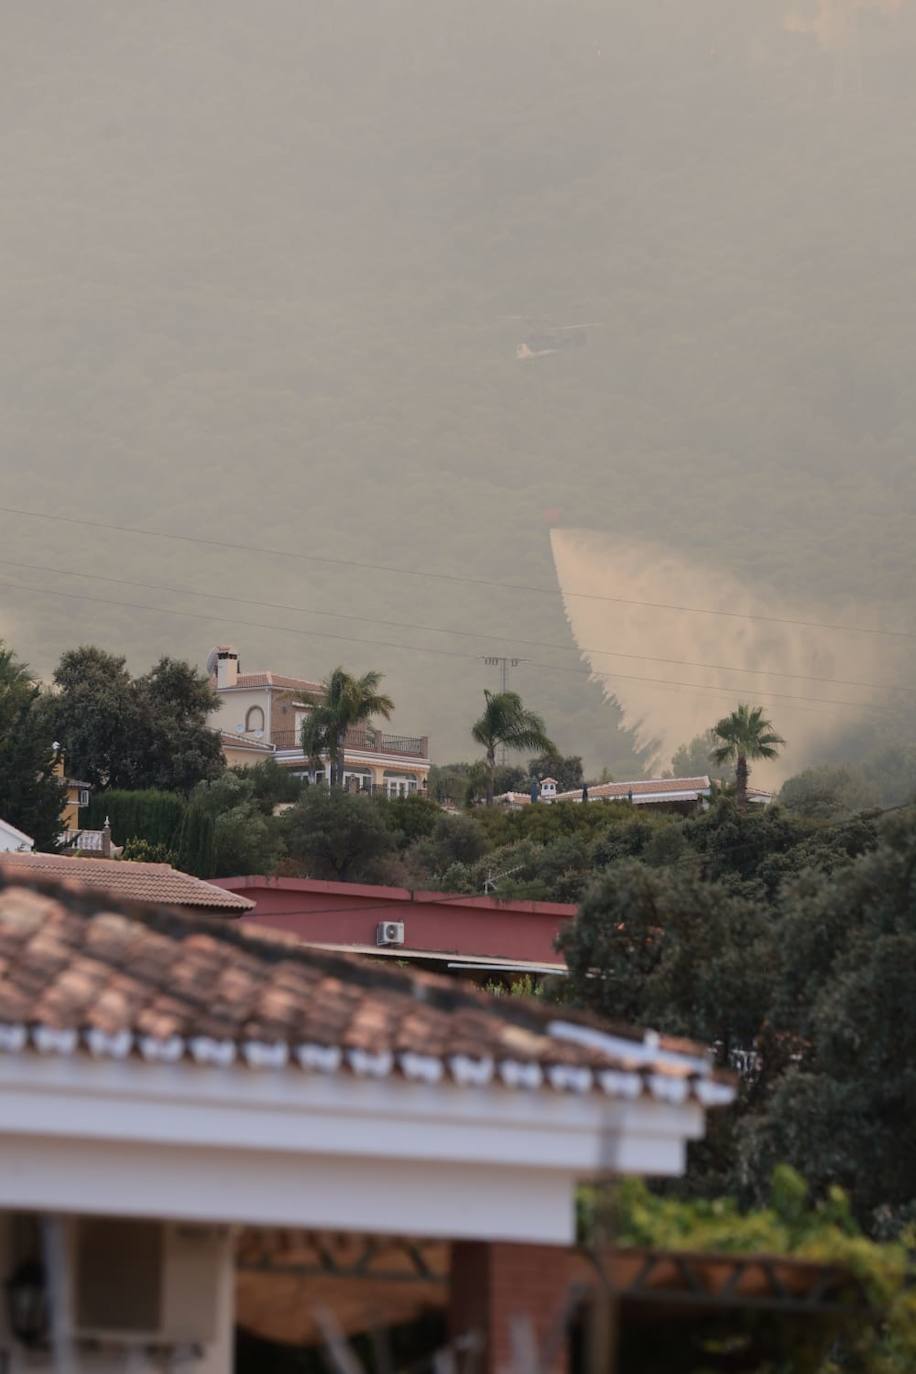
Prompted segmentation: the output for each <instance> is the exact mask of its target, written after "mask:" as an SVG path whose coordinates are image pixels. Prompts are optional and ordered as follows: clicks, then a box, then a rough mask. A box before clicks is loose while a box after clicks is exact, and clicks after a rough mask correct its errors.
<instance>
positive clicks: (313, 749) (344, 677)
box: [300, 668, 394, 786]
mask: <svg viewBox="0 0 916 1374" xmlns="http://www.w3.org/2000/svg"><path fill="white" fill-rule="evenodd" d="M381 681H382V674H381V673H376V672H370V673H364V674H363V676H362V677H351V675H350V674H349V673H347V672H345V671H344V669H343V668H335V669H334V671H333V673H332V674H331V676H330V677H329V678H327V679H326V681H325V682H323V683H322V690H321V693H320V694H316V695H315V696H314V697H311V698H310V699H309V700H310V702H311V707H312V709H311V710H310V711H309V713H308V715H307V716H306V718H305V720H304V721H303V722H302V734H301V736H300V738H301V741H302V752H303V753H304V754H305V755H306V757H307V758H309V759H310V760H312V761H315V762H317V761H318V760H319V759H320V758H321V756H322V755H323V754H327V756H328V759H329V761H330V766H331V785H332V786H334V785H335V784H336V785H338V786H339V785H340V784H341V783H342V782H343V775H344V745H345V743H346V738H347V731H348V730H349V729H351V727H352V726H354V725H362V724H363V723H364V722H365V721H368V720H371V718H372V717H373V716H384V718H385V720H388V718H389V716H390V715H391V712H392V711H393V710H394V702H393V701H392V700H391V697H389V696H386V695H385V693H384V692H380V691H379V686H380V684H381Z"/></svg>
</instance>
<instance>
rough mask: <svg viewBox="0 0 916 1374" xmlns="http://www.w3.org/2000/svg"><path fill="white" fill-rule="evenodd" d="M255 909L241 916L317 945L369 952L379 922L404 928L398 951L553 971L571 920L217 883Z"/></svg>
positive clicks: (349, 891)
mask: <svg viewBox="0 0 916 1374" xmlns="http://www.w3.org/2000/svg"><path fill="white" fill-rule="evenodd" d="M213 881H214V882H215V883H216V884H217V886H219V887H224V888H228V890H229V891H230V892H242V893H244V895H245V896H246V897H249V898H251V900H252V901H254V902H255V903H256V906H255V909H254V911H253V912H251V913H249V914H248V915H246V916H243V917H242V920H245V921H255V922H257V924H258V925H264V926H271V927H273V928H274V929H276V930H289V931H293V932H294V933H295V934H296V935H300V936H301V937H302V938H303V939H304V940H313V941H318V942H321V943H324V944H340V945H373V946H374V945H375V928H376V926H377V925H378V923H379V922H380V921H403V922H404V947H405V949H412V950H426V951H429V952H430V953H441V954H459V955H468V954H474V955H479V956H486V957H490V956H492V957H495V958H501V959H525V960H529V961H531V962H532V963H541V964H544V963H546V964H560V963H562V962H563V959H562V956H561V955H559V954H558V953H557V951H556V949H555V948H554V941H555V939H556V936H557V933H558V931H559V930H560V929H561V927H562V926H563V925H565V924H566V922H567V921H570V920H572V918H573V917H574V916H575V914H576V908H575V907H574V906H567V905H566V904H565V903H561V902H500V901H497V900H496V898H494V897H453V896H446V895H444V894H443V893H441V892H409V891H408V890H407V889H406V888H399V887H369V886H366V885H365V884H362V883H326V882H319V881H318V880H316V879H313V878H258V877H247V878H217V879H214V880H213Z"/></svg>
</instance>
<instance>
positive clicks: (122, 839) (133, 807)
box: [80, 788, 186, 848]
mask: <svg viewBox="0 0 916 1374" xmlns="http://www.w3.org/2000/svg"><path fill="white" fill-rule="evenodd" d="M185 809H186V803H185V800H184V798H183V797H181V796H179V795H178V793H177V792H162V791H159V790H157V789H156V788H145V789H142V790H138V791H125V790H123V789H115V790H112V791H108V792H96V793H94V794H93V796H92V797H91V798H90V802H89V805H88V807H87V808H86V809H85V811H84V812H83V813H82V815H81V817H80V819H81V821H82V823H83V825H84V826H85V827H86V829H87V830H101V828H102V826H103V825H104V824H105V821H106V820H108V822H109V823H110V825H111V838H112V840H113V841H114V843H115V844H119V845H122V844H125V843H126V842H127V841H128V840H131V839H133V840H145V841H147V843H149V844H152V845H159V844H161V845H166V846H167V847H168V848H174V846H175V844H176V843H177V838H178V832H179V831H180V829H181V823H182V821H183V819H184V813H185Z"/></svg>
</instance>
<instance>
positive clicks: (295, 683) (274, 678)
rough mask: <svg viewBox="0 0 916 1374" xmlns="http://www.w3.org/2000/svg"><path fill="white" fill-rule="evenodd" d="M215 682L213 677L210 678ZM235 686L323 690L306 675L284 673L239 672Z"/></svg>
mask: <svg viewBox="0 0 916 1374" xmlns="http://www.w3.org/2000/svg"><path fill="white" fill-rule="evenodd" d="M211 681H212V682H214V683H215V682H216V679H215V677H214V678H211ZM234 685H235V686H236V687H282V688H284V689H285V690H287V691H292V692H308V693H310V694H312V693H321V692H323V691H324V687H323V684H322V683H320V682H311V681H310V680H309V679H308V678H306V677H287V676H286V674H284V673H271V672H261V673H239V676H238V681H237V682H236V683H235V684H234Z"/></svg>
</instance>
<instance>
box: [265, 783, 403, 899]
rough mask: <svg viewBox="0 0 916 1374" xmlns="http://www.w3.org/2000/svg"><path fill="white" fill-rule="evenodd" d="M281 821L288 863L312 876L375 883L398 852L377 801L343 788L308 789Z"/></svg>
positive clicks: (394, 838)
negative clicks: (345, 790) (387, 860)
mask: <svg viewBox="0 0 916 1374" xmlns="http://www.w3.org/2000/svg"><path fill="white" fill-rule="evenodd" d="M279 821H280V828H281V833H282V836H283V839H284V842H285V845H286V852H287V855H288V856H289V859H290V860H292V861H293V863H294V864H295V865H296V866H297V868H298V869H299V871H300V872H302V873H303V874H304V875H305V876H306V877H309V878H327V879H332V880H336V881H339V882H360V881H363V882H373V881H377V880H379V879H381V878H383V877H384V876H385V875H386V869H385V864H384V860H385V859H387V858H389V857H391V856H393V855H394V854H395V852H396V849H397V840H396V837H395V835H394V833H393V832H392V831H391V830H389V828H388V826H387V825H386V824H385V822H384V820H383V819H382V815H381V811H380V809H379V808H378V807H377V806H376V805H374V802H373V799H372V798H371V797H367V796H364V795H363V794H360V793H356V794H354V793H350V792H344V791H343V789H342V788H339V787H330V788H328V787H306V788H305V789H304V790H303V793H302V797H301V798H300V800H299V801H298V802H297V803H296V805H295V806H293V807H291V808H290V810H289V811H286V812H284V814H283V815H282V816H281V817H279Z"/></svg>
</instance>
